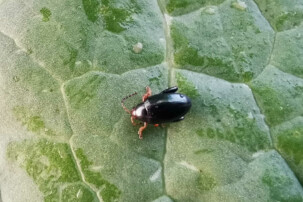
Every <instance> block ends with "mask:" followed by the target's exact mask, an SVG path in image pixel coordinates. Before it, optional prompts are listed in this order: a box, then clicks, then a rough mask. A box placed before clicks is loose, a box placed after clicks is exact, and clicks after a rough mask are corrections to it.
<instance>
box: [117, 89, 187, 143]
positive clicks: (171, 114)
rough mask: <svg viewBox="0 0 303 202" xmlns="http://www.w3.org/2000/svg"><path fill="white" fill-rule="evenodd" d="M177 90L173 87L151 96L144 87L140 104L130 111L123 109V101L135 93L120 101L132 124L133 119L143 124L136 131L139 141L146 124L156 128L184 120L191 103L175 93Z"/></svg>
mask: <svg viewBox="0 0 303 202" xmlns="http://www.w3.org/2000/svg"><path fill="white" fill-rule="evenodd" d="M177 90H178V87H177V86H174V87H171V88H168V89H166V90H163V91H162V92H161V93H159V94H156V95H151V94H152V92H151V89H150V88H149V87H146V93H145V94H144V95H143V96H142V102H141V103H139V104H138V105H137V106H135V107H134V108H132V110H129V109H127V108H126V107H125V105H124V101H125V100H126V99H127V98H129V97H132V96H134V95H136V94H137V93H136V92H135V93H133V94H131V95H129V96H127V97H125V98H123V99H122V101H121V104H122V107H123V109H124V110H125V111H126V112H127V113H129V114H130V115H131V122H132V124H133V125H136V123H135V119H136V120H139V121H142V122H143V123H144V125H143V126H142V127H140V129H139V131H138V134H139V138H140V139H142V138H143V136H142V132H143V130H144V129H145V128H146V127H147V124H154V125H155V126H158V125H159V124H162V123H168V122H177V121H181V120H183V119H184V115H185V114H186V113H187V112H188V111H189V109H190V107H191V101H190V99H189V98H188V97H187V96H186V95H183V94H180V93H176V92H177Z"/></svg>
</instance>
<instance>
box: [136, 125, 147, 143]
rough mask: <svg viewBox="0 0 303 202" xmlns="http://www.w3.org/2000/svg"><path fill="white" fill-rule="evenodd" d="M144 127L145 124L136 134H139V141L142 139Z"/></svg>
mask: <svg viewBox="0 0 303 202" xmlns="http://www.w3.org/2000/svg"><path fill="white" fill-rule="evenodd" d="M146 127H147V123H146V122H144V126H142V127H140V128H139V131H138V134H139V138H140V139H143V135H142V132H143V130H144V129H145V128H146Z"/></svg>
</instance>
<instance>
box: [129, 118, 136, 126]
mask: <svg viewBox="0 0 303 202" xmlns="http://www.w3.org/2000/svg"><path fill="white" fill-rule="evenodd" d="M130 120H131V122H132V124H133V125H134V126H135V125H137V124H136V122H135V119H134V117H133V116H131V117H130Z"/></svg>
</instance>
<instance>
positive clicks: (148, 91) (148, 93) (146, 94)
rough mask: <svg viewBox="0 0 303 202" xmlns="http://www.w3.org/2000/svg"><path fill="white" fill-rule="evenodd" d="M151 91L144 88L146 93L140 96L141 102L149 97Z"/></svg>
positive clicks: (148, 88)
mask: <svg viewBox="0 0 303 202" xmlns="http://www.w3.org/2000/svg"><path fill="white" fill-rule="evenodd" d="M151 94H152V91H151V89H150V87H148V86H146V93H145V94H144V95H143V96H142V101H143V102H144V101H145V100H146V99H147V98H148V97H149V96H151Z"/></svg>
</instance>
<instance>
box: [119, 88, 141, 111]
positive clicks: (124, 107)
mask: <svg viewBox="0 0 303 202" xmlns="http://www.w3.org/2000/svg"><path fill="white" fill-rule="evenodd" d="M134 95H137V92H134V93H133V94H131V95H128V96H126V97H125V98H123V99H122V100H121V104H122V107H123V109H124V111H126V112H127V113H129V114H130V113H131V112H130V111H129V109H127V108H126V106H125V105H124V101H125V100H126V99H128V98H130V97H132V96H134Z"/></svg>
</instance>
